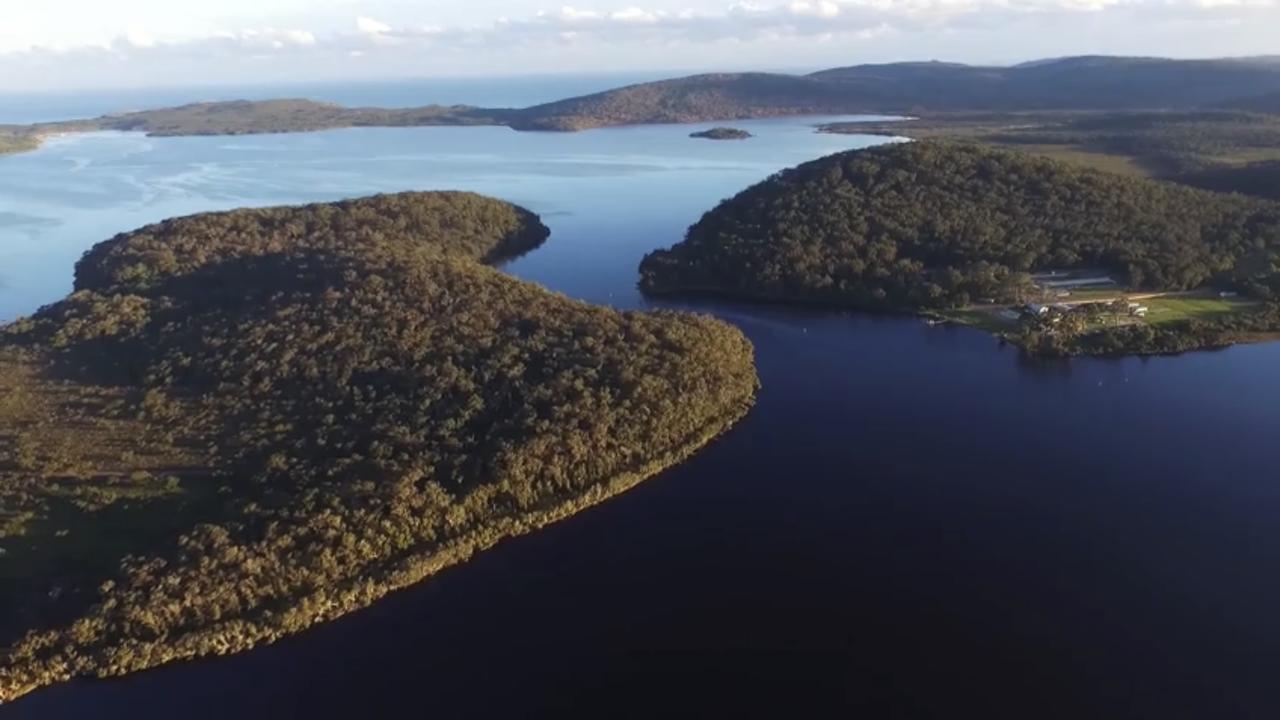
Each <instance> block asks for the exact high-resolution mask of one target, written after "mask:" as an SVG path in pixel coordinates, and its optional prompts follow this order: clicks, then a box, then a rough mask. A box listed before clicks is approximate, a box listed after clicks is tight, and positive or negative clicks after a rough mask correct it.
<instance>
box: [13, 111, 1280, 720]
mask: <svg viewBox="0 0 1280 720" xmlns="http://www.w3.org/2000/svg"><path fill="white" fill-rule="evenodd" d="M811 124H812V121H801V120H783V121H762V122H749V123H740V125H742V126H744V127H747V128H748V129H750V130H751V131H752V132H753V133H756V134H757V136H758V137H757V138H756V139H753V140H750V141H747V142H743V143H715V142H706V141H695V140H690V139H688V138H687V137H686V136H687V134H688V133H689V132H690V131H691V130H693V129H698V128H692V127H646V128H627V129H611V130H600V131H592V132H586V133H579V134H573V135H541V134H519V133H515V132H511V131H508V130H504V129H499V128H423V129H388V130H378V129H358V130H344V131H336V132H326V133H318V134H310V135H288V136H271V137H241V138H176V139H147V138H144V137H140V136H137V135H130V134H95V135H89V136H81V137H75V138H66V139H60V140H57V141H54V142H52V143H50V144H49V145H48V146H47V147H46V148H44V149H43V150H41V151H39V152H36V153H33V154H29V155H21V156H14V157H9V158H4V159H0V282H2V283H3V285H2V286H0V319H3V318H12V317H15V316H17V315H20V314H23V313H27V312H30V311H31V310H33V309H34V308H35V307H37V306H38V305H40V304H42V303H45V302H49V301H52V300H55V299H57V298H58V297H60V296H62V295H63V294H64V293H65V292H66V291H67V289H68V288H69V287H70V283H71V266H72V264H73V262H74V260H75V259H76V258H77V257H78V256H79V254H80V253H81V252H83V251H84V250H85V249H86V248H87V247H89V246H90V245H91V244H92V243H94V242H96V241H99V240H102V239H105V238H107V237H109V236H110V235H112V234H113V233H115V232H119V231H123V230H128V229H131V228H133V227H136V226H138V225H141V224H143V223H146V222H150V221H154V220H158V219H160V218H163V217H168V216H172V215H176V214H183V213H189V212H195V211H200V210H214V209H222V208H231V207H237V206H242V205H264V204H278V203H286V202H301V201H312V200H331V199H336V198H341V197H349V196H354V195H361V194H366V193H371V192H378V191H394V190H405V189H432V188H459V189H468V190H475V191H479V192H483V193H487V194H491V195H495V196H498V197H502V198H504V199H508V200H511V201H513V202H516V203H519V204H522V205H525V206H527V207H529V208H530V209H532V210H534V211H535V212H538V213H540V214H541V215H542V217H543V219H544V221H545V222H546V223H547V224H548V225H549V226H550V227H551V228H552V231H553V234H552V237H551V239H550V240H549V242H548V243H547V245H546V246H544V247H543V248H541V249H539V250H537V251H536V252H534V253H532V254H530V255H528V256H526V257H524V258H522V259H520V260H518V261H516V262H514V263H512V264H510V265H509V266H508V268H507V269H508V270H509V271H510V272H512V273H514V274H516V275H518V276H520V277H523V278H527V279H530V280H533V281H536V282H540V283H543V284H545V285H547V286H549V287H552V288H554V289H556V290H559V291H562V292H565V293H567V294H569V295H572V296H575V297H580V298H583V299H586V300H590V301H593V302H600V303H609V304H612V305H615V306H618V307H646V306H647V304H646V302H645V301H644V300H643V299H642V298H641V297H640V296H639V295H638V294H637V293H636V291H635V279H636V273H635V268H636V265H637V263H638V262H639V260H640V258H641V256H642V255H643V254H644V253H645V252H647V251H649V250H651V249H653V248H656V247H660V246H667V245H670V244H672V243H674V242H676V241H677V240H679V238H680V236H681V234H682V232H683V230H684V228H685V227H686V226H687V225H688V224H689V223H690V222H692V221H694V220H695V219H697V217H698V216H699V215H700V213H701V212H703V211H704V210H706V209H708V208H710V207H712V206H713V205H714V204H715V203H716V202H717V201H718V200H720V199H721V198H723V197H727V196H729V195H731V194H732V193H734V192H736V191H737V190H740V189H742V188H743V187H745V186H747V185H749V184H751V183H753V182H755V181H758V180H761V179H763V178H764V177H766V176H768V175H769V174H770V173H772V172H774V171H776V170H778V169H780V168H782V167H785V166H788V165H791V164H794V163H796V162H800V161H803V160H807V159H811V158H814V157H817V156H820V155H823V154H826V153H829V152H834V151H837V150H841V149H844V148H848V147H856V146H860V145H865V144H868V143H870V142H873V140H871V139H870V138H856V137H848V136H845V137H839V136H823V135H816V134H814V133H813V132H812V129H811V127H810V126H811ZM687 307H696V308H698V309H700V310H703V311H707V312H712V313H715V314H717V315H719V316H720V317H723V318H725V319H726V320H729V321H730V322H733V323H736V324H737V325H739V326H740V327H742V328H743V330H744V331H746V332H747V333H748V334H749V335H750V336H751V339H752V340H753V341H754V342H755V344H756V349H757V354H758V363H759V367H760V374H761V377H762V380H763V383H764V389H763V391H762V392H761V395H760V399H759V404H758V406H757V408H756V410H755V411H754V412H753V413H752V415H751V416H750V417H749V418H748V419H747V420H746V421H744V422H743V423H742V424H741V425H740V426H739V427H738V428H737V429H735V430H734V431H733V432H731V433H730V434H729V435H727V436H726V437H724V438H723V439H722V440H720V441H719V442H717V443H716V444H714V445H713V446H712V447H710V448H708V449H707V450H706V451H705V452H703V453H701V454H700V455H698V456H697V457H696V458H694V459H693V460H692V461H690V462H689V463H687V464H685V465H683V466H681V467H679V468H676V469H674V470H672V471H669V472H667V473H665V474H663V475H661V476H659V477H657V478H654V479H653V480H651V481H649V482H647V483H645V484H643V485H641V486H640V487H639V488H637V489H636V490H634V491H632V492H630V493H628V494H626V495H624V496H622V497H619V498H616V499H615V500H612V501H610V502H608V503H606V504H604V505H602V506H600V507H597V508H594V509H592V510H590V511H587V512H585V513H582V514H581V515H579V516H576V517H574V518H572V519H570V520H568V521H566V522H563V523H561V524H559V525H557V526H554V527H552V528H549V529H547V530H544V531H541V532H539V533H537V534H535V535H533V536H529V537H525V538H520V539H517V540H514V541H510V542H507V543H504V544H503V545H501V546H500V547H498V548H496V549H494V550H492V551H490V552H488V553H485V554H483V555H481V556H480V557H478V558H476V559H475V560H473V561H472V562H471V563H469V564H467V565H465V566H462V567H458V568H454V569H452V570H449V571H447V572H444V573H442V574H441V575H439V576H437V577H435V578H433V579H430V580H428V581H426V582H424V583H422V584H420V585H419V586H417V587H415V588H412V589H410V590H408V591H405V592H402V593H399V594H397V595H395V596H393V597H391V598H388V599H387V600H385V601H383V602H381V603H379V604H377V605H375V606H374V607H373V608H370V609H368V610H366V611H363V612H360V613H357V614H355V615H352V616H349V617H348V618H345V619H343V620H341V621H338V622H336V623H333V624H330V625H327V626H324V627H321V628H318V629H316V630H314V631H312V632H309V633H306V634H304V635H301V636H298V637H295V638H291V639H288V640H286V641H283V642H281V643H279V644H277V645H274V646H271V647H267V648H262V649H259V650H255V651H253V652H250V653H246V654H242V655H239V656H234V657H231V658H222V659H216V660H207V661H200V662H195V663H188V664H181V665H176V666H171V667H166V668H161V669H158V670H155V671H151V672H147V673H142V674H139V675H135V676H131V677H128V678H124V679H120V680H114V681H110V682H77V683H72V684H68V685H64V686H61V687H55V688H51V689H47V690H44V691H41V692H38V693H36V694H34V695H32V696H29V697H28V698H26V699H24V700H22V701H20V702H17V703H15V704H13V705H12V706H10V707H7V708H3V709H0V718H5V719H7V718H40V719H46V718H77V719H81V718H117V717H119V718H175V717H181V718H196V717H199V718H204V717H209V718H225V717H237V718H245V719H247V718H259V717H270V718H284V717H331V716H338V717H392V716H394V717H401V716H404V717H419V716H432V717H442V718H453V717H483V718H488V717H495V718H522V717H546V716H588V717H619V716H623V717H635V716H640V717H655V716H664V717H665V716H677V717H678V716H687V715H701V716H717V717H718V716H726V715H729V716H759V715H766V716H771V717H830V716H839V717H848V716H850V715H855V714H859V713H860V714H864V715H865V716H868V717H947V718H957V717H1027V718H1042V717H1064V718H1077V717H1158V718H1167V717H1205V718H1234V717H1240V718H1246V717H1248V718H1253V717H1258V718H1267V717H1276V716H1278V715H1280V682H1278V681H1277V678H1278V677H1280V672H1278V671H1280V615H1278V614H1277V611H1278V609H1280V573H1278V572H1277V568H1278V567H1280V522H1277V519H1278V518H1280V477H1278V476H1277V471H1276V468H1277V464H1278V461H1280V449H1277V443H1276V439H1277V438H1278V437H1280V409H1278V408H1280V404H1278V402H1277V401H1280V382H1278V381H1277V379H1276V372H1275V370H1276V368H1277V366H1278V364H1280V345H1277V344H1272V345H1258V346H1249V347H1237V348H1232V349H1229V350H1226V351H1223V352H1214V353H1195V354H1190V355H1186V356H1182V357H1177V358H1157V359H1147V360H1141V359H1126V360H1107V361H1100V360H1083V361H1072V362H1052V363H1045V362H1031V361H1028V360H1025V359H1023V358H1021V357H1020V356H1019V355H1018V353H1016V352H1014V351H1013V350H1010V349H1007V348H1001V347H999V346H998V345H997V344H996V343H995V342H994V341H993V340H991V339H990V338H989V337H987V336H985V335H983V334H981V333H978V332H974V331H969V330H964V329H954V328H953V329H942V328H929V327H926V326H925V325H923V324H921V323H919V322H916V321H914V320H910V319H905V318H880V317H869V316H864V315H856V314H843V313H819V312H799V311H784V310H777V309H766V308H760V307H752V306H744V305H726V304H696V305H692V304H691V305H688V306H687Z"/></svg>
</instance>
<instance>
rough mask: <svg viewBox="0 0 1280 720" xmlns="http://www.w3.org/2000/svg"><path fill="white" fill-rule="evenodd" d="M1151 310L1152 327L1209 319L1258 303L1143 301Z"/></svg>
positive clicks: (1174, 299) (1196, 299)
mask: <svg viewBox="0 0 1280 720" xmlns="http://www.w3.org/2000/svg"><path fill="white" fill-rule="evenodd" d="M1142 304H1143V305H1146V306H1147V307H1148V308H1150V309H1151V312H1150V313H1149V314H1148V315H1147V322H1149V323H1151V324H1152V325H1160V324H1163V323H1171V322H1178V321H1179V320H1191V319H1197V318H1198V319H1209V318H1213V317H1220V316H1222V315H1227V314H1230V313H1234V312H1240V311H1242V310H1247V309H1249V308H1251V307H1256V306H1257V304H1258V303H1256V302H1254V301H1250V300H1240V299H1237V298H1217V297H1155V298H1150V299H1147V300H1143V301H1142Z"/></svg>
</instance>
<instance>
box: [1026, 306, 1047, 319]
mask: <svg viewBox="0 0 1280 720" xmlns="http://www.w3.org/2000/svg"><path fill="white" fill-rule="evenodd" d="M1025 310H1026V311H1027V312H1028V313H1029V314H1031V315H1034V316H1036V317H1041V316H1042V315H1047V314H1049V306H1048V305H1038V304H1036V303H1031V304H1030V305H1028V306H1027V307H1026V308H1025Z"/></svg>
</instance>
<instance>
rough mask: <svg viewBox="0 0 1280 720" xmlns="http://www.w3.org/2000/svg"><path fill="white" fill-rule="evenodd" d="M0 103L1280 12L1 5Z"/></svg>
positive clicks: (840, 54)
mask: <svg viewBox="0 0 1280 720" xmlns="http://www.w3.org/2000/svg"><path fill="white" fill-rule="evenodd" d="M0 21H2V22H0V91H3V90H19V91H21V90H33V89H75V88H93V87H99V88H101V87H145V86H149V85H175V84H227V83H245V82H263V83H267V82H293V81H303V80H308V81H323V80H354V79H392V78H406V77H433V76H434V77H459V76H467V75H489V76H493V75H518V74H529V73H550V72H608V71H620V70H628V71H650V70H666V69H670V70H672V71H685V70H737V69H790V68H794V69H804V68H818V67H829V66H836V65H847V64H854V63H859V62H884V61H893V60H922V59H943V60H954V61H962V62H976V63H1009V62H1018V61H1022V60H1028V59H1034V58H1041V57H1052V56H1060V55H1072V54H1090V53H1107V54H1140V55H1168V56H1178V57H1206V56H1222V55H1253V54H1272V53H1275V54H1280V39H1278V38H1280V32H1277V28H1280V0H778V1H775V0H623V1H622V2H611V1H610V0H574V3H573V4H571V5H564V4H548V3H545V2H538V1H537V0H419V1H417V2H413V1H410V0H220V1H219V2H206V1H203V0H202V1H201V2H199V3H195V2H188V0H111V1H110V2H104V1H103V0H39V1H38V2H37V1H35V0H0Z"/></svg>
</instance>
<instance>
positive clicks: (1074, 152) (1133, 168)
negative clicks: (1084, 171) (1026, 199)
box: [997, 143, 1152, 177]
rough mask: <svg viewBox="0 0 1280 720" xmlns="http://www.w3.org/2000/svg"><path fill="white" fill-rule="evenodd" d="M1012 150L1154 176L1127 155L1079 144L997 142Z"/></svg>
mask: <svg viewBox="0 0 1280 720" xmlns="http://www.w3.org/2000/svg"><path fill="white" fill-rule="evenodd" d="M997 144H999V145H1001V146H1003V147H1006V148H1009V149H1010V150H1020V151H1022V152H1025V153H1031V154H1033V155H1042V156H1044V157H1047V158H1051V159H1054V160H1060V161H1062V162H1065V163H1070V164H1072V165H1076V166H1079V167H1084V168H1090V169H1093V170H1101V171H1102V172H1110V173H1116V174H1117V175H1129V176H1135V177H1152V173H1151V172H1150V171H1148V170H1147V169H1146V168H1144V167H1142V166H1141V165H1140V164H1139V163H1138V162H1137V161H1136V160H1134V159H1133V158H1131V157H1129V156H1127V155H1117V154H1109V153H1104V152H1098V151H1095V150H1088V149H1085V148H1083V147H1081V146H1079V145H1052V144H1022V143H997Z"/></svg>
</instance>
